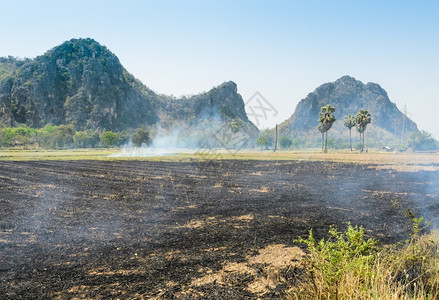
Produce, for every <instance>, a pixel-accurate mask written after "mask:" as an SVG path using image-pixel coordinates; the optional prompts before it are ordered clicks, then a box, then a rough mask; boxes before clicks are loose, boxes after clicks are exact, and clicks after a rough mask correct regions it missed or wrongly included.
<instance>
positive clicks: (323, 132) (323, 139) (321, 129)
mask: <svg viewBox="0 0 439 300" xmlns="http://www.w3.org/2000/svg"><path fill="white" fill-rule="evenodd" d="M317 128H318V129H319V131H320V132H321V133H322V151H323V147H324V146H325V145H324V142H325V129H324V128H323V125H322V123H320V124H319V126H317Z"/></svg>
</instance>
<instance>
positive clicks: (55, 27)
mask: <svg viewBox="0 0 439 300" xmlns="http://www.w3.org/2000/svg"><path fill="white" fill-rule="evenodd" d="M1 4H2V11H3V12H5V13H4V14H3V16H2V18H1V20H0V33H1V36H2V37H3V38H2V43H0V56H8V55H13V56H18V57H31V58H32V57H35V56H37V55H41V54H42V53H44V52H45V51H46V50H47V49H50V48H52V47H54V46H56V45H59V44H61V43H62V42H64V41H66V40H69V39H70V38H72V37H91V38H93V39H95V40H97V41H99V42H100V43H102V44H104V45H106V46H107V47H108V48H109V49H111V50H112V51H113V52H114V53H116V54H117V55H118V57H119V59H120V61H121V63H122V64H123V65H124V66H125V68H126V69H127V70H128V71H129V72H130V73H132V74H133V75H134V76H135V77H137V78H139V79H140V80H141V81H142V82H143V83H144V84H145V85H146V86H148V87H151V88H153V89H154V91H155V92H157V93H164V94H174V95H176V96H178V97H179V96H181V95H187V94H194V93H199V92H202V91H207V90H210V89H211V88H212V87H213V86H217V85H218V84H220V83H222V82H225V81H228V80H233V81H234V82H236V83H237V84H238V88H239V90H238V92H239V93H240V94H241V95H242V97H243V99H244V101H245V100H247V99H249V98H250V97H251V96H252V95H253V94H254V93H255V92H257V91H259V92H260V93H261V94H262V95H263V96H264V97H265V98H266V99H267V100H268V101H269V102H270V103H271V104H272V105H273V107H275V108H276V110H277V111H278V113H277V115H276V116H269V117H267V118H266V119H264V120H263V122H261V124H260V125H259V127H260V128H262V127H273V125H274V124H275V123H281V122H283V121H285V120H286V119H287V118H289V117H290V116H291V114H292V112H293V111H294V108H295V107H296V105H297V103H298V102H299V101H300V100H301V99H303V98H305V97H306V96H307V94H308V93H310V92H311V91H313V90H314V89H315V88H316V87H317V86H319V85H320V84H322V83H324V82H333V81H335V80H337V79H338V78H340V77H341V76H343V75H347V74H348V75H350V76H353V77H355V78H356V79H357V80H360V81H362V82H364V83H367V82H376V83H379V84H380V85H381V87H382V88H383V89H385V90H386V91H387V93H388V95H389V98H390V99H391V101H393V102H395V103H396V104H397V106H398V108H399V109H400V110H402V109H403V108H404V105H405V104H407V110H408V112H409V113H410V115H409V116H410V117H411V119H412V120H414V121H415V122H416V123H417V124H418V127H419V129H424V130H427V131H429V132H432V133H433V134H434V135H435V137H436V138H438V137H439V129H437V126H436V125H435V123H436V122H435V119H434V117H435V115H436V113H437V112H438V110H439V104H438V102H437V101H435V100H437V92H436V91H435V89H436V86H437V82H438V81H439V80H438V79H439V58H438V56H437V53H438V52H439V40H438V38H437V32H438V29H439V18H438V17H437V16H438V15H439V4H438V3H437V2H436V1H420V2H419V1H418V2H411V1H386V2H385V3H383V2H382V1H367V2H363V3H359V2H355V3H353V2H352V1H336V2H325V1H314V2H312V3H310V2H302V1H274V2H273V1H272V2H269V3H268V2H262V1H261V2H255V1H240V2H238V3H236V2H232V1H221V2H220V1H217V2H201V1H185V2H178V1H161V2H153V1H129V2H121V1H92V2H90V1H87V2H85V1H75V2H74V3H69V2H58V1H43V2H33V1H21V0H18V1H10V2H5V1H3V2H2V3H1ZM11 24H13V26H12V25H11Z"/></svg>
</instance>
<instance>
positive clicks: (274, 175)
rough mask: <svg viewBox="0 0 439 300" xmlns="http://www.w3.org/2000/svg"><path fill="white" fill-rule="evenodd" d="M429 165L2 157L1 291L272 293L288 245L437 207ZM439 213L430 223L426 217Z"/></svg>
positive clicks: (292, 266) (284, 272)
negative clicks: (311, 232) (407, 211)
mask: <svg viewBox="0 0 439 300" xmlns="http://www.w3.org/2000/svg"><path fill="white" fill-rule="evenodd" d="M438 182H439V172H438V171H435V170H429V171H427V170H418V171H417V172H404V171H396V170H394V169H391V168H389V169H383V168H380V167H379V166H377V165H370V164H369V165H368V164H347V163H335V162H310V161H247V160H229V161H216V162H195V161H194V162H148V161H112V162H108V161H101V162H100V161H38V162H32V161H31V162H0V215H1V218H0V295H1V296H0V298H2V299H43V298H49V299H52V298H55V299H57V298H59V299H74V298H77V299H87V298H89V299H111V298H113V299H115V298H120V299H154V298H155V299H174V298H179V299H197V298H199V299H253V298H257V297H261V298H267V299H272V298H278V297H279V296H280V295H281V294H282V291H283V289H285V288H286V287H287V286H288V284H292V283H294V281H295V278H296V277H297V276H300V274H301V270H300V266H299V265H298V264H297V260H298V259H300V256H301V255H302V252H301V251H300V250H299V249H298V248H297V247H295V246H297V245H295V244H294V243H293V240H294V239H295V238H297V236H299V235H300V236H306V235H307V233H308V230H309V229H310V228H313V230H314V233H315V235H316V236H317V237H319V238H320V237H324V236H325V234H326V232H327V231H328V228H329V226H330V225H332V224H334V225H336V226H338V227H339V228H340V229H344V228H345V227H346V225H347V222H351V223H352V224H353V225H362V226H364V227H365V229H366V232H367V234H368V235H369V236H373V237H376V238H378V239H379V240H381V241H382V242H383V243H394V242H396V241H401V240H404V239H405V238H407V234H408V230H407V226H406V225H405V221H404V218H403V216H402V214H401V212H399V211H398V210H397V209H396V208H395V207H393V206H392V201H393V200H395V199H399V201H400V203H401V207H402V208H403V209H406V208H409V209H410V210H412V211H413V212H414V213H415V214H416V215H418V216H424V217H425V218H426V219H430V220H433V218H434V217H436V216H437V215H439V185H438ZM436 218H437V217H436Z"/></svg>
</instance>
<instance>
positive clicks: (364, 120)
mask: <svg viewBox="0 0 439 300" xmlns="http://www.w3.org/2000/svg"><path fill="white" fill-rule="evenodd" d="M370 122H371V116H370V113H369V112H368V111H367V110H365V109H360V111H359V112H357V114H356V115H355V125H356V126H357V131H358V132H359V133H360V145H361V152H363V151H364V132H365V131H366V126H367V124H369V123H370ZM361 134H363V141H361Z"/></svg>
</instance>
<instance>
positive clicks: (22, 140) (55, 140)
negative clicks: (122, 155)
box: [0, 124, 151, 149]
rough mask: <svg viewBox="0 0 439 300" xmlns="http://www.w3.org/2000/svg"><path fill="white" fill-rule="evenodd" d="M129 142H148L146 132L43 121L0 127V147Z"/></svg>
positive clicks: (46, 146) (141, 129)
mask: <svg viewBox="0 0 439 300" xmlns="http://www.w3.org/2000/svg"><path fill="white" fill-rule="evenodd" d="M129 141H131V142H132V144H133V145H134V146H136V147H140V146H142V145H149V144H150V143H151V136H150V132H149V131H148V130H146V129H143V128H139V129H137V130H132V131H123V132H113V131H106V130H103V131H102V130H100V129H99V128H98V129H96V130H91V129H89V130H84V131H76V130H75V127H74V126H73V125H71V124H69V125H59V126H55V125H46V126H45V127H43V128H39V129H35V128H30V127H27V126H21V127H5V128H0V147H16V148H28V147H33V148H40V147H41V148H45V149H66V148H102V147H104V148H110V147H117V146H121V145H124V144H127V143H129Z"/></svg>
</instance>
